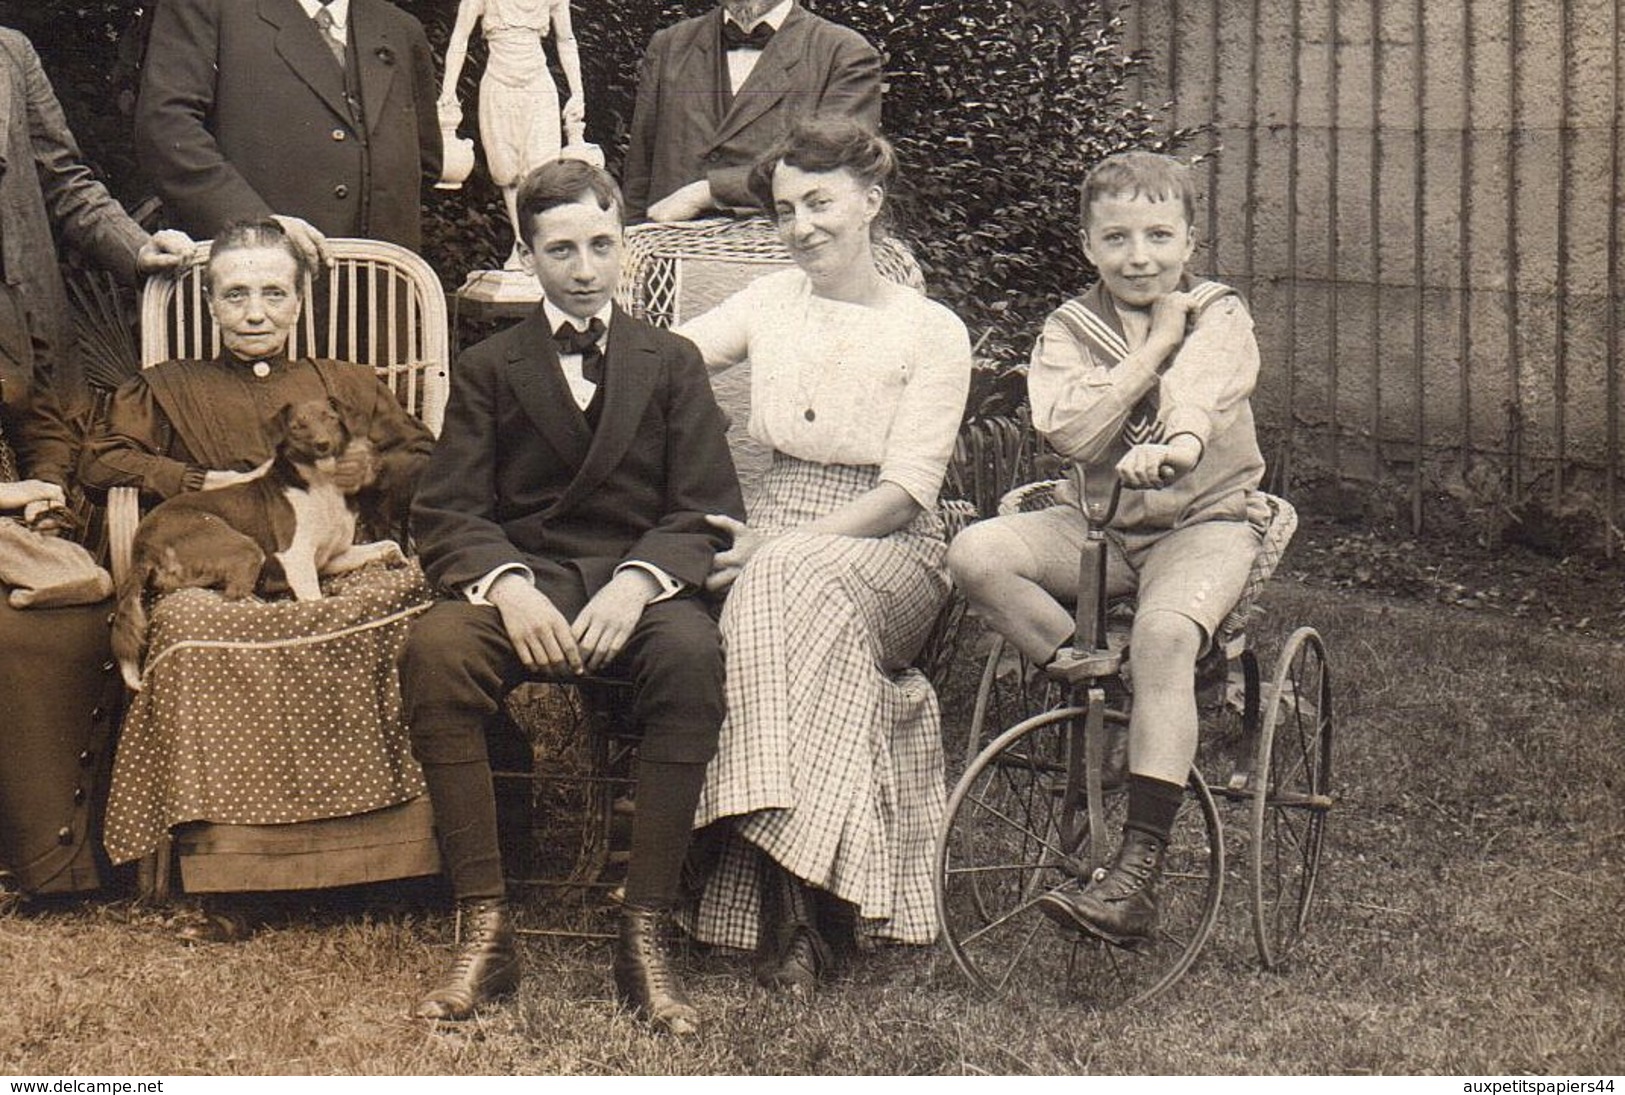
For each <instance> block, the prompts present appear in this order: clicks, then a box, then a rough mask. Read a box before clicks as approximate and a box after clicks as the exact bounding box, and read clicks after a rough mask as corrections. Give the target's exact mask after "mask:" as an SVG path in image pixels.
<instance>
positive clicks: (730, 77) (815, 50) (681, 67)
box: [626, 0, 881, 221]
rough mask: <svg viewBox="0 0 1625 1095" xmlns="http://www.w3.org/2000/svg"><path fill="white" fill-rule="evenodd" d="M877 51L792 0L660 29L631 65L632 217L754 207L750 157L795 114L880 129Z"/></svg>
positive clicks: (744, 4)
mask: <svg viewBox="0 0 1625 1095" xmlns="http://www.w3.org/2000/svg"><path fill="white" fill-rule="evenodd" d="M880 86H881V66H880V54H879V53H877V52H876V51H875V48H874V47H873V46H871V45H870V44H869V43H868V42H866V41H864V39H863V36H862V35H860V34H858V33H857V32H856V31H854V30H851V29H850V28H848V27H843V26H838V25H837V24H835V23H831V22H830V21H829V20H827V19H821V18H819V17H818V16H816V15H813V14H811V13H810V12H808V11H806V10H805V9H803V8H802V7H801V5H800V4H798V3H796V2H795V0H723V3H722V4H721V6H720V7H718V8H717V9H716V10H715V11H711V12H707V13H706V14H705V15H701V16H698V17H697V18H694V19H688V20H685V21H683V22H681V23H678V24H676V25H675V26H671V27H667V28H665V29H664V30H661V31H658V32H657V33H656V34H655V36H654V38H653V39H651V40H650V42H649V50H648V52H647V53H646V54H645V55H644V58H643V64H642V66H641V67H640V68H639V70H638V97H637V105H636V107H635V108H634V110H633V114H632V143H631V147H630V148H628V150H627V154H626V199H627V214H628V217H629V219H631V220H633V221H641V220H644V219H648V220H654V221H680V220H692V219H693V218H695V217H699V216H703V215H705V214H707V213H710V212H714V211H716V210H723V209H734V208H755V206H756V200H755V199H754V198H752V197H751V196H750V192H749V190H748V189H747V187H746V185H745V179H746V176H747V175H749V174H750V168H751V165H752V164H754V163H755V162H756V161H757V159H759V158H760V157H761V156H762V155H763V154H764V153H765V152H767V150H768V149H770V148H771V147H773V145H774V143H775V142H777V141H778V139H779V138H780V137H781V136H783V135H784V134H785V133H786V132H787V131H788V130H789V128H790V124H791V123H792V122H794V121H795V120H796V119H798V118H802V117H806V116H807V115H811V114H824V113H828V114H844V115H847V116H850V117H852V118H855V119H857V120H858V121H861V122H863V123H864V124H865V125H867V126H868V127H869V128H870V129H874V130H879V128H880Z"/></svg>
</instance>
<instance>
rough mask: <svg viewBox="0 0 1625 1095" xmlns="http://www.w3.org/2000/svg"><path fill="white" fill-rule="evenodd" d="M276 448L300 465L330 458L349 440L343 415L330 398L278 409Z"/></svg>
mask: <svg viewBox="0 0 1625 1095" xmlns="http://www.w3.org/2000/svg"><path fill="white" fill-rule="evenodd" d="M275 427H276V432H277V451H278V452H279V453H282V454H283V455H285V456H287V457H288V458H289V459H290V460H293V461H294V462H296V463H300V464H315V463H317V462H318V461H321V460H332V459H334V458H336V457H337V456H338V455H339V454H340V453H342V452H343V451H344V447H345V446H346V445H347V444H349V442H350V431H349V429H348V428H346V426H345V424H344V414H343V412H342V409H341V408H340V407H339V405H338V403H337V402H335V401H334V400H332V399H311V400H307V401H305V402H303V403H289V404H288V405H287V406H286V407H283V408H282V409H281V410H280V411H278V412H277V415H276V422H275Z"/></svg>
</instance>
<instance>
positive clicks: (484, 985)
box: [412, 901, 520, 1020]
mask: <svg viewBox="0 0 1625 1095" xmlns="http://www.w3.org/2000/svg"><path fill="white" fill-rule="evenodd" d="M457 915H458V917H459V919H460V921H461V927H462V936H463V939H462V942H461V943H459V944H458V946H457V957H456V958H454V959H453V960H452V964H451V970H450V972H448V973H447V974H446V976H445V978H444V979H443V980H442V981H441V982H440V983H439V984H438V985H436V986H435V987H434V988H432V989H430V990H429V994H428V995H427V996H425V997H424V998H423V999H422V1000H419V1001H418V1005H417V1007H416V1008H414V1009H412V1014H413V1015H415V1016H417V1017H418V1018H419V1019H450V1020H460V1019H468V1018H470V1017H471V1016H473V1014H474V1012H475V1010H476V1009H477V1008H478V1007H479V1006H480V1005H481V1004H485V1003H488V1002H490V1001H492V1000H495V999H496V998H497V997H499V996H506V995H507V994H508V993H510V992H512V991H513V990H514V989H516V988H518V987H519V975H520V962H519V948H518V947H517V946H516V944H515V942H514V934H513V924H512V923H511V922H510V921H509V919H508V903H507V902H506V901H463V902H459V903H458V906H457Z"/></svg>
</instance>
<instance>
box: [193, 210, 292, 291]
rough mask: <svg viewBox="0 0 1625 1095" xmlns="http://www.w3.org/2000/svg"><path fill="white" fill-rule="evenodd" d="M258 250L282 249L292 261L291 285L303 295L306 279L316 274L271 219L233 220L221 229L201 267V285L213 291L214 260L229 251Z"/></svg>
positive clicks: (280, 226)
mask: <svg viewBox="0 0 1625 1095" xmlns="http://www.w3.org/2000/svg"><path fill="white" fill-rule="evenodd" d="M260 247H271V248H281V249H282V250H284V251H286V252H287V253H288V255H289V257H290V258H292V259H293V273H294V282H293V283H294V286H295V287H296V289H297V291H298V292H300V293H303V292H304V291H305V290H304V286H305V278H306V276H307V275H310V274H313V273H314V272H315V271H314V270H313V269H312V268H311V265H310V262H309V260H307V259H306V258H305V255H304V252H303V251H300V250H299V248H298V247H296V246H295V245H294V242H293V240H291V239H289V238H288V233H287V231H286V230H284V229H283V227H282V225H280V224H278V223H277V222H276V221H274V220H272V219H271V218H270V217H263V218H260V219H258V220H241V221H232V222H231V223H230V224H228V225H226V226H225V227H224V228H222V229H221V230H220V233H219V234H218V235H217V236H215V237H214V242H213V243H211V244H209V262H208V265H207V266H205V267H204V268H203V285H204V287H205V288H207V289H210V290H213V288H214V260H215V259H217V258H219V257H220V256H221V255H223V254H225V253H226V252H228V251H247V250H250V249H255V248H260Z"/></svg>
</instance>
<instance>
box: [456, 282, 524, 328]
mask: <svg viewBox="0 0 1625 1095" xmlns="http://www.w3.org/2000/svg"><path fill="white" fill-rule="evenodd" d="M455 298H456V310H457V312H458V314H459V315H460V316H466V317H467V318H469V319H474V320H488V319H522V318H524V317H525V316H528V315H530V313H531V312H533V311H535V310H536V305H537V303H538V302H540V301H541V299H542V286H541V283H540V282H538V281H537V280H536V275H534V274H526V273H521V272H519V271H517V270H471V271H469V274H468V277H467V278H465V279H464V280H463V285H462V288H460V289H458V290H457V292H456V294H455Z"/></svg>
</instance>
